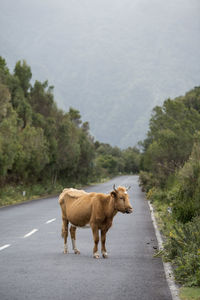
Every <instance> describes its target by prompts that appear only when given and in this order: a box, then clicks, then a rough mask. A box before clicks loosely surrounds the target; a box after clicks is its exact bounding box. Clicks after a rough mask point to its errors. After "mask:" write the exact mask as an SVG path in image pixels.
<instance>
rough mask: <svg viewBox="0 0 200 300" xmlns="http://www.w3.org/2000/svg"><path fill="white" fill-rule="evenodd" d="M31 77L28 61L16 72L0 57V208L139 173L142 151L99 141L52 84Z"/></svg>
mask: <svg viewBox="0 0 200 300" xmlns="http://www.w3.org/2000/svg"><path fill="white" fill-rule="evenodd" d="M31 79H32V72H31V68H30V66H29V65H28V64H27V63H26V61H18V62H17V63H16V65H15V68H14V71H13V73H11V72H10V71H9V69H8V67H7V64H6V61H5V59H3V58H2V57H0V206H1V205H5V204H8V203H13V202H16V201H18V200H20V201H21V200H22V199H24V200H25V199H30V197H32V196H38V195H45V194H46V195H47V194H50V193H59V192H60V191H61V190H62V188H63V187H67V186H75V185H80V184H86V183H89V182H95V181H98V180H99V179H100V178H105V177H110V176H114V175H117V174H119V173H137V172H138V171H139V161H140V153H139V150H138V149H136V148H128V149H126V150H121V149H119V148H118V147H112V146H110V145H109V144H105V143H101V142H98V141H94V138H93V137H92V136H91V135H90V132H89V123H88V122H82V120H81V115H80V112H79V111H78V110H76V109H74V108H70V109H69V111H68V112H64V111H62V110H61V109H59V108H58V107H57V105H56V102H55V100H54V95H53V87H52V86H49V84H48V81H45V82H40V81H38V80H36V81H35V82H34V83H33V84H32V81H31ZM24 191H25V193H24ZM22 194H23V195H26V196H22Z"/></svg>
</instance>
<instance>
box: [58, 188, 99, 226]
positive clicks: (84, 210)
mask: <svg viewBox="0 0 200 300" xmlns="http://www.w3.org/2000/svg"><path fill="white" fill-rule="evenodd" d="M93 194H94V193H86V192H85V191H83V190H76V189H64V190H63V192H62V193H61V195H60V197H59V203H60V206H61V208H62V213H63V214H64V216H65V217H66V218H67V220H68V221H69V222H70V223H71V224H73V225H75V226H85V225H86V224H88V223H89V222H90V218H91V214H92V202H93Z"/></svg>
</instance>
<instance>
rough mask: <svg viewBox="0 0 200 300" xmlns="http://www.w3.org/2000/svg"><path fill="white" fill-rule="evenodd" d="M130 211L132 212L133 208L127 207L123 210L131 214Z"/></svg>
mask: <svg viewBox="0 0 200 300" xmlns="http://www.w3.org/2000/svg"><path fill="white" fill-rule="evenodd" d="M132 212H133V208H127V209H126V211H125V213H126V214H132Z"/></svg>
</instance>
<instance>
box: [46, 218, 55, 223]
mask: <svg viewBox="0 0 200 300" xmlns="http://www.w3.org/2000/svg"><path fill="white" fill-rule="evenodd" d="M55 220H56V218H54V219H51V220H48V221H47V222H46V224H49V223H52V222H54V221H55Z"/></svg>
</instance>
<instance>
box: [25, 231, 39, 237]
mask: <svg viewBox="0 0 200 300" xmlns="http://www.w3.org/2000/svg"><path fill="white" fill-rule="evenodd" d="M37 231H38V229H33V230H32V231H30V232H29V233H27V234H25V235H24V238H27V237H29V236H31V235H32V234H34V233H35V232H37Z"/></svg>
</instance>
